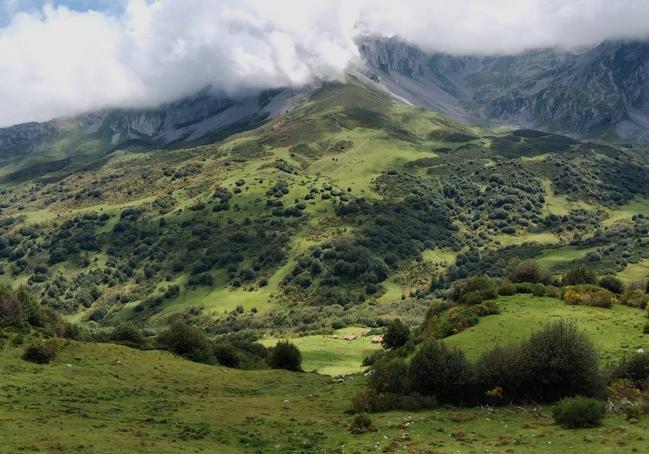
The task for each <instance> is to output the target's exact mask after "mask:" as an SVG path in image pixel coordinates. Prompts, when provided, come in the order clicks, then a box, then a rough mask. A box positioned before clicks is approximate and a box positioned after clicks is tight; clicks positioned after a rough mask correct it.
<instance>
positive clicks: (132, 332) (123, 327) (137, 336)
mask: <svg viewBox="0 0 649 454" xmlns="http://www.w3.org/2000/svg"><path fill="white" fill-rule="evenodd" d="M110 340H111V342H116V343H119V344H124V345H128V346H129V347H141V346H143V345H144V344H145V342H146V341H145V338H144V334H142V330H140V328H138V327H137V326H135V324H134V323H132V322H124V323H120V324H119V325H117V326H116V327H115V328H114V329H113V331H112V332H111V333H110Z"/></svg>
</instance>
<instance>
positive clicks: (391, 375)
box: [367, 357, 410, 394]
mask: <svg viewBox="0 0 649 454" xmlns="http://www.w3.org/2000/svg"><path fill="white" fill-rule="evenodd" d="M367 380H368V383H369V385H370V387H371V388H372V389H373V390H374V391H375V392H376V393H385V392H387V393H398V394H407V393H408V390H409V388H410V384H409V383H408V365H407V364H406V362H405V361H404V360H403V359H401V358H389V357H383V358H381V359H380V360H378V361H377V362H376V363H375V364H374V366H373V367H372V371H371V373H370V375H369V377H368V379H367Z"/></svg>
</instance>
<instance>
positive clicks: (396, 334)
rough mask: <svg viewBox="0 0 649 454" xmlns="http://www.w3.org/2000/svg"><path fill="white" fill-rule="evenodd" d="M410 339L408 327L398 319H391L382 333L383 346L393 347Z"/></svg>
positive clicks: (400, 345)
mask: <svg viewBox="0 0 649 454" xmlns="http://www.w3.org/2000/svg"><path fill="white" fill-rule="evenodd" d="M409 339H410V329H409V328H408V327H407V326H406V325H405V324H404V323H403V322H402V321H401V320H400V319H398V318H397V319H395V320H391V321H390V322H389V323H388V325H387V328H386V331H385V334H384V335H383V348H386V349H393V348H397V347H402V346H404V345H406V343H407V342H408V340H409Z"/></svg>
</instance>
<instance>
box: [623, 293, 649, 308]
mask: <svg viewBox="0 0 649 454" xmlns="http://www.w3.org/2000/svg"><path fill="white" fill-rule="evenodd" d="M647 303H649V294H647V293H645V292H644V291H642V290H640V289H636V290H629V291H628V292H625V293H623V294H622V296H620V304H624V305H625V306H630V307H635V308H637V309H646V308H647Z"/></svg>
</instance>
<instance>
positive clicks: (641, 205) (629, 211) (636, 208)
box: [602, 199, 649, 227]
mask: <svg viewBox="0 0 649 454" xmlns="http://www.w3.org/2000/svg"><path fill="white" fill-rule="evenodd" d="M607 211H608V218H607V219H605V220H604V221H603V222H602V225H603V226H604V227H609V226H611V225H613V224H615V223H616V222H620V221H623V220H628V219H631V218H632V217H633V216H634V215H636V214H644V215H645V216H647V215H649V199H635V200H632V201H631V202H629V203H627V204H625V205H622V206H621V207H620V208H618V209H615V210H610V209H609V210H607Z"/></svg>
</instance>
